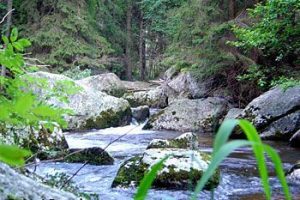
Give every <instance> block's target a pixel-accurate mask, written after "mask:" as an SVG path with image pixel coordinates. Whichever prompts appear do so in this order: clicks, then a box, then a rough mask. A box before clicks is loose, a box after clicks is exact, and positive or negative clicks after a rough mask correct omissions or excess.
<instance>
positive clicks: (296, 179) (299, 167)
mask: <svg viewBox="0 0 300 200" xmlns="http://www.w3.org/2000/svg"><path fill="white" fill-rule="evenodd" d="M286 178H287V181H288V183H290V184H296V185H300V161H298V162H297V163H296V164H295V165H294V166H293V167H292V168H291V169H290V170H289V171H288V172H287V173H286Z"/></svg>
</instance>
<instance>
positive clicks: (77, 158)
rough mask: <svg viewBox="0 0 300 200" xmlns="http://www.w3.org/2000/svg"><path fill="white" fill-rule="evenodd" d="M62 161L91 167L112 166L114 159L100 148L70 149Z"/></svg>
mask: <svg viewBox="0 0 300 200" xmlns="http://www.w3.org/2000/svg"><path fill="white" fill-rule="evenodd" d="M66 155H69V156H67V157H66V158H65V159H64V161H65V162H70V163H85V162H88V164H91V165H113V164H114V159H113V158H112V157H111V156H110V155H109V154H108V153H107V152H106V151H104V150H103V149H102V148H98V147H93V148H86V149H70V150H69V151H68V153H67V154H66Z"/></svg>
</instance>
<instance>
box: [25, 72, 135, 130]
mask: <svg viewBox="0 0 300 200" xmlns="http://www.w3.org/2000/svg"><path fill="white" fill-rule="evenodd" d="M30 75H31V76H33V77H36V78H43V79H46V80H47V81H48V88H50V89H52V88H55V89H56V90H57V89H58V88H60V87H61V85H62V83H66V82H67V83H69V85H72V86H73V87H74V88H77V93H75V94H68V96H67V97H68V100H69V101H68V102H62V101H61V100H60V99H59V98H57V97H50V98H48V99H47V102H48V103H49V104H52V105H54V106H56V107H60V108H65V109H71V110H73V112H74V114H73V115H68V116H66V117H65V118H66V120H67V122H68V128H67V129H68V130H90V129H101V128H108V127H116V126H122V125H127V124H129V122H130V120H131V110H130V105H129V103H128V102H127V101H126V100H124V99H119V98H116V97H113V96H109V95H107V94H105V93H103V92H99V91H95V90H94V89H92V88H88V87H81V86H80V85H79V84H77V83H76V82H74V81H73V80H72V79H70V78H68V77H66V76H63V75H58V74H50V73H46V72H36V73H32V74H30ZM32 89H33V91H34V93H35V94H37V95H38V96H39V97H40V98H44V97H45V96H49V94H48V93H47V92H48V91H47V90H46V89H45V88H40V87H38V86H36V85H32Z"/></svg>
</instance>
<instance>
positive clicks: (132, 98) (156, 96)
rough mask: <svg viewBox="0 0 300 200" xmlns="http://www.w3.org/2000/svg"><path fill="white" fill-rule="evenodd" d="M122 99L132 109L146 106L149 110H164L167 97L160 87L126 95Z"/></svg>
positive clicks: (166, 104)
mask: <svg viewBox="0 0 300 200" xmlns="http://www.w3.org/2000/svg"><path fill="white" fill-rule="evenodd" d="M122 98H124V99H126V100H127V101H128V102H129V103H130V105H131V106H132V107H138V106H143V105H148V106H150V107H151V108H165V107H166V106H168V97H167V95H166V93H165V91H164V89H163V88H162V87H158V88H155V89H152V90H149V91H140V92H132V93H128V94H125V95H124V96H123V97H122Z"/></svg>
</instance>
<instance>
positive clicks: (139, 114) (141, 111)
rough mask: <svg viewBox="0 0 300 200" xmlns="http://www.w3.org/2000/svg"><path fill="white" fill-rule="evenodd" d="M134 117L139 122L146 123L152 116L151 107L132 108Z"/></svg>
mask: <svg viewBox="0 0 300 200" xmlns="http://www.w3.org/2000/svg"><path fill="white" fill-rule="evenodd" d="M131 112H132V117H133V118H135V119H136V120H137V121H138V122H143V121H145V120H146V119H147V118H148V117H149V116H150V109H149V106H139V107H137V108H131Z"/></svg>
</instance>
